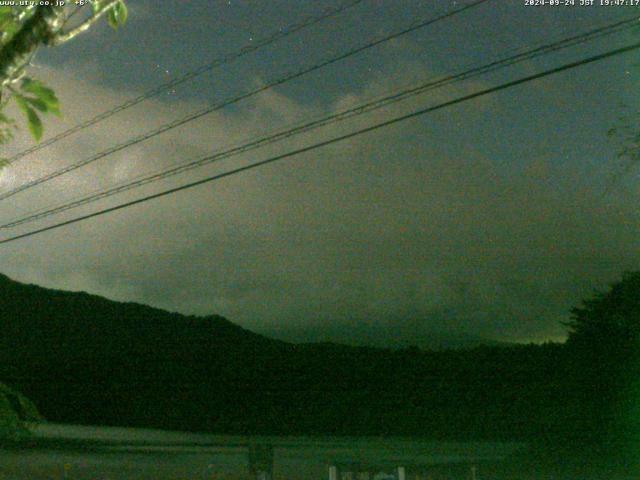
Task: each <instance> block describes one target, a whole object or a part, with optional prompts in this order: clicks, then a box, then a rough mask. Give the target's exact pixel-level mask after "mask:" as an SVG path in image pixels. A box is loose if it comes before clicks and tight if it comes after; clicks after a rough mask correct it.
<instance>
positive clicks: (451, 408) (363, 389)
mask: <svg viewBox="0 0 640 480" xmlns="http://www.w3.org/2000/svg"><path fill="white" fill-rule="evenodd" d="M616 289H617V290H616ZM616 292H617V293H616ZM616 295H617V296H616ZM607 302H608V303H607ZM573 319H574V320H573V323H572V324H571V325H569V327H568V328H570V332H571V333H570V337H569V341H568V342H567V343H566V344H545V345H516V346H513V345H510V346H491V347H480V348H474V349H468V350H450V351H443V352H429V351H421V350H419V349H417V348H407V349H403V350H395V351H392V350H384V349H374V348H361V347H347V346H341V345H335V344H309V345H293V344H289V343H285V342H280V341H275V340H271V339H268V338H265V337H262V336H260V335H256V334H253V333H251V332H248V331H246V330H244V329H242V328H240V327H238V326H235V325H233V324H232V323H230V322H228V321H227V320H225V319H223V318H221V317H217V316H211V317H201V318H197V317H188V316H182V315H179V314H175V313H169V312H165V311H161V310H158V309H154V308H150V307H147V306H143V305H138V304H132V303H117V302H113V301H109V300H106V299H104V298H100V297H97V296H92V295H88V294H85V293H70V292H62V291H54V290H48V289H43V288H40V287H37V286H32V285H24V284H20V283H17V282H14V281H12V280H10V279H8V278H6V277H0V342H1V344H0V381H2V382H4V383H6V384H8V385H10V386H12V387H14V388H16V389H17V390H19V391H21V392H22V393H24V394H25V395H26V396H27V397H29V398H30V399H31V400H32V401H34V402H35V404H36V405H37V406H38V408H39V409H40V411H41V413H42V414H43V415H44V417H45V418H47V419H49V420H50V421H56V422H69V423H83V424H101V425H119V426H136V427H143V426H144V427H157V428H166V429H179V430H187V429H190V430H198V431H210V432H220V433H256V434H348V435H417V436H422V437H432V438H436V439H437V438H455V439H524V440H526V439H532V438H535V439H537V440H538V441H540V440H542V441H546V440H548V441H550V442H552V441H556V442H557V441H565V440H570V439H575V440H578V441H580V442H585V441H590V442H591V441H593V442H600V443H602V442H603V441H611V440H612V439H622V438H628V437H630V436H631V435H632V434H633V433H634V432H635V430H634V428H635V425H634V423H633V421H634V420H633V419H634V415H633V412H632V409H633V408H634V407H636V408H637V400H638V398H640V397H638V396H637V395H636V394H637V392H636V391H634V384H635V385H637V382H636V383H634V382H635V381H636V379H638V378H640V375H638V374H639V373H640V372H639V368H638V366H639V362H638V343H637V342H638V329H639V328H640V274H629V275H627V276H625V277H624V279H623V281H621V282H619V283H618V284H617V285H616V286H614V287H613V288H612V290H611V291H610V292H608V293H607V294H606V295H605V294H603V295H601V296H598V297H594V298H593V299H591V300H589V301H586V302H585V303H584V304H583V305H582V306H581V307H580V308H577V309H576V310H574V312H573ZM635 419H638V412H637V411H636V414H635Z"/></svg>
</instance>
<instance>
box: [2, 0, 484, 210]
mask: <svg viewBox="0 0 640 480" xmlns="http://www.w3.org/2000/svg"><path fill="white" fill-rule="evenodd" d="M487 1H488V0H477V1H475V2H473V3H470V4H467V5H465V6H463V7H460V8H457V9H455V10H451V11H449V12H447V13H445V14H442V15H439V16H437V17H435V18H430V19H428V20H422V21H420V22H418V23H416V24H414V25H412V26H410V27H409V28H406V29H404V30H402V31H400V32H396V33H393V34H391V35H385V36H383V37H381V38H378V39H376V40H373V41H371V42H369V43H367V44H365V45H362V46H360V47H356V48H354V49H351V50H349V51H347V52H345V53H342V54H339V55H337V56H335V57H332V58H330V59H328V60H325V61H322V62H320V63H317V64H315V65H312V66H311V67H305V68H303V69H301V70H298V71H296V72H294V73H290V74H287V75H285V76H284V77H280V78H279V79H277V80H274V81H272V82H270V83H268V84H266V85H263V86H260V87H258V88H256V89H254V90H251V91H249V92H245V93H243V94H240V95H238V96H236V97H233V98H230V99H227V100H224V101H222V102H220V103H215V104H212V105H210V106H207V107H205V108H203V109H201V110H198V111H196V112H194V113H191V114H189V115H187V116H185V117H183V118H180V119H177V120H174V121H172V122H170V123H166V124H164V125H161V126H160V127H158V128H156V129H154V130H151V131H149V132H146V133H143V134H141V135H138V136H137V137H134V138H132V139H129V140H127V141H126V142H123V143H120V144H118V145H115V146H113V147H110V148H108V149H106V150H103V151H102V152H99V153H97V154H95V155H93V156H92V157H89V158H85V159H83V160H80V161H78V162H75V163H72V164H70V165H67V166H66V167H63V168H60V169H58V170H55V171H53V172H51V173H48V174H46V175H44V176H42V177H39V178H36V179H34V180H31V181H29V182H26V183H24V184H23V185H20V186H19V187H16V188H14V189H12V190H9V191H7V192H5V193H2V194H0V201H2V200H5V199H7V198H9V197H12V196H14V195H16V194H18V193H20V192H23V191H25V190H28V189H30V188H33V187H35V186H37V185H40V184H42V183H45V182H48V181H50V180H53V179H54V178H58V177H60V176H62V175H65V174H67V173H69V172H72V171H74V170H77V169H78V168H82V167H84V166H86V165H89V164H91V163H93V162H96V161H98V160H100V159H102V158H104V157H107V156H109V155H112V154H114V153H116V152H119V151H121V150H124V149H126V148H129V147H131V146H133V145H137V144H138V143H141V142H144V141H146V140H149V139H151V138H153V137H156V136H158V135H160V134H162V133H164V132H167V131H169V130H173V129H175V128H177V127H180V126H182V125H185V124H187V123H189V122H192V121H194V120H197V119H199V118H201V117H203V116H205V115H208V114H210V113H213V112H215V111H218V110H221V109H223V108H225V107H228V106H229V105H233V104H235V103H238V102H240V101H242V100H245V99H247V98H250V97H253V96H255V95H257V94H259V93H262V92H265V91H267V90H270V89H272V88H274V87H276V86H278V85H282V84H284V83H287V82H290V81H292V80H294V79H297V78H299V77H302V76H303V75H306V74H308V73H311V72H314V71H316V70H319V69H321V68H324V67H326V66H328V65H331V64H333V63H336V62H339V61H341V60H344V59H346V58H349V57H351V56H353V55H356V54H358V53H360V52H362V51H364V50H367V49H370V48H373V47H375V46H376V45H379V44H381V43H384V42H388V41H390V40H392V39H394V38H398V37H399V36H401V35H405V34H407V33H409V32H413V31H415V30H416V29H418V28H423V27H426V26H428V25H431V24H434V23H436V22H439V21H442V20H445V19H447V18H450V17H452V16H454V15H456V14H458V13H461V12H463V11H465V10H468V9H470V8H473V7H475V6H478V5H480V4H482V3H485V2H487Z"/></svg>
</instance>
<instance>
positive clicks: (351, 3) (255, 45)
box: [6, 0, 364, 164]
mask: <svg viewBox="0 0 640 480" xmlns="http://www.w3.org/2000/svg"><path fill="white" fill-rule="evenodd" d="M363 1H364V0H346V1H344V2H343V3H341V4H340V5H338V6H337V7H328V8H325V9H324V10H323V11H322V12H321V13H320V14H318V15H313V16H308V17H305V18H303V19H302V20H301V21H299V22H297V23H294V24H292V25H289V26H288V27H286V28H284V29H281V30H277V31H275V32H272V33H271V34H270V35H268V36H266V37H264V38H262V39H258V40H255V41H251V42H250V43H248V44H246V45H244V46H243V47H241V48H240V49H239V50H237V51H235V52H231V53H228V54H226V55H223V56H221V57H218V58H215V59H214V60H212V61H211V62H209V63H207V64H205V65H201V66H200V67H198V68H196V69H194V70H190V71H188V72H186V73H184V74H183V75H180V76H179V77H177V78H174V79H173V80H170V81H168V82H165V83H162V84H160V85H158V86H156V87H154V88H152V89H150V90H147V91H146V92H144V93H141V94H140V95H138V96H137V97H134V98H132V99H130V100H127V101H126V102H124V103H122V104H120V105H118V106H116V107H113V108H111V109H110V110H106V111H104V112H102V113H100V114H98V115H96V116H95V117H93V118H90V119H88V120H85V121H83V122H81V123H78V124H77V125H74V126H73V127H71V128H69V129H68V130H65V131H63V132H60V133H59V134H57V135H54V136H53V137H50V138H48V139H47V140H44V141H42V142H40V143H38V144H37V145H34V146H33V147H30V148H27V149H26V150H23V151H21V152H18V153H16V154H15V155H13V156H11V157H9V158H8V159H6V163H7V164H11V163H15V162H17V161H18V160H20V159H21V158H23V157H25V156H27V155H29V154H31V153H34V152H37V151H38V150H41V149H43V148H45V147H48V146H49V145H53V144H54V143H56V142H59V141H60V140H62V139H64V138H67V137H68V136H70V135H73V134H74V133H77V132H79V131H81V130H84V129H86V128H88V127H91V126H92V125H95V124H96V123H99V122H102V121H103V120H106V119H107V118H109V117H112V116H113V115H115V114H117V113H119V112H122V111H123V110H126V109H128V108H131V107H133V106H135V105H138V104H139V103H141V102H144V101H145V100H148V99H151V98H153V97H156V96H158V95H160V94H162V93H163V92H167V91H170V90H172V89H174V88H175V87H177V86H178V85H181V84H183V83H185V82H188V81H190V80H193V79H194V78H196V77H199V76H200V75H202V74H204V73H206V72H209V71H211V70H213V69H215V68H217V67H219V66H221V65H225V64H228V63H231V62H234V61H235V60H237V59H239V58H241V57H244V56H245V55H249V54H250V53H253V52H255V51H256V50H259V49H260V48H263V47H266V46H267V45H271V44H272V43H275V42H277V41H278V40H280V39H282V38H285V37H288V36H289V35H293V34H294V33H297V32H299V31H300V30H303V29H305V28H307V27H310V26H312V25H315V24H317V23H319V22H321V21H322V20H325V19H327V18H330V17H333V16H335V15H338V14H339V13H341V12H343V11H345V10H348V9H349V8H352V7H355V6H356V5H358V4H359V3H362V2H363ZM78 10H79V9H78ZM78 10H76V11H75V12H74V13H77V11H78Z"/></svg>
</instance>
